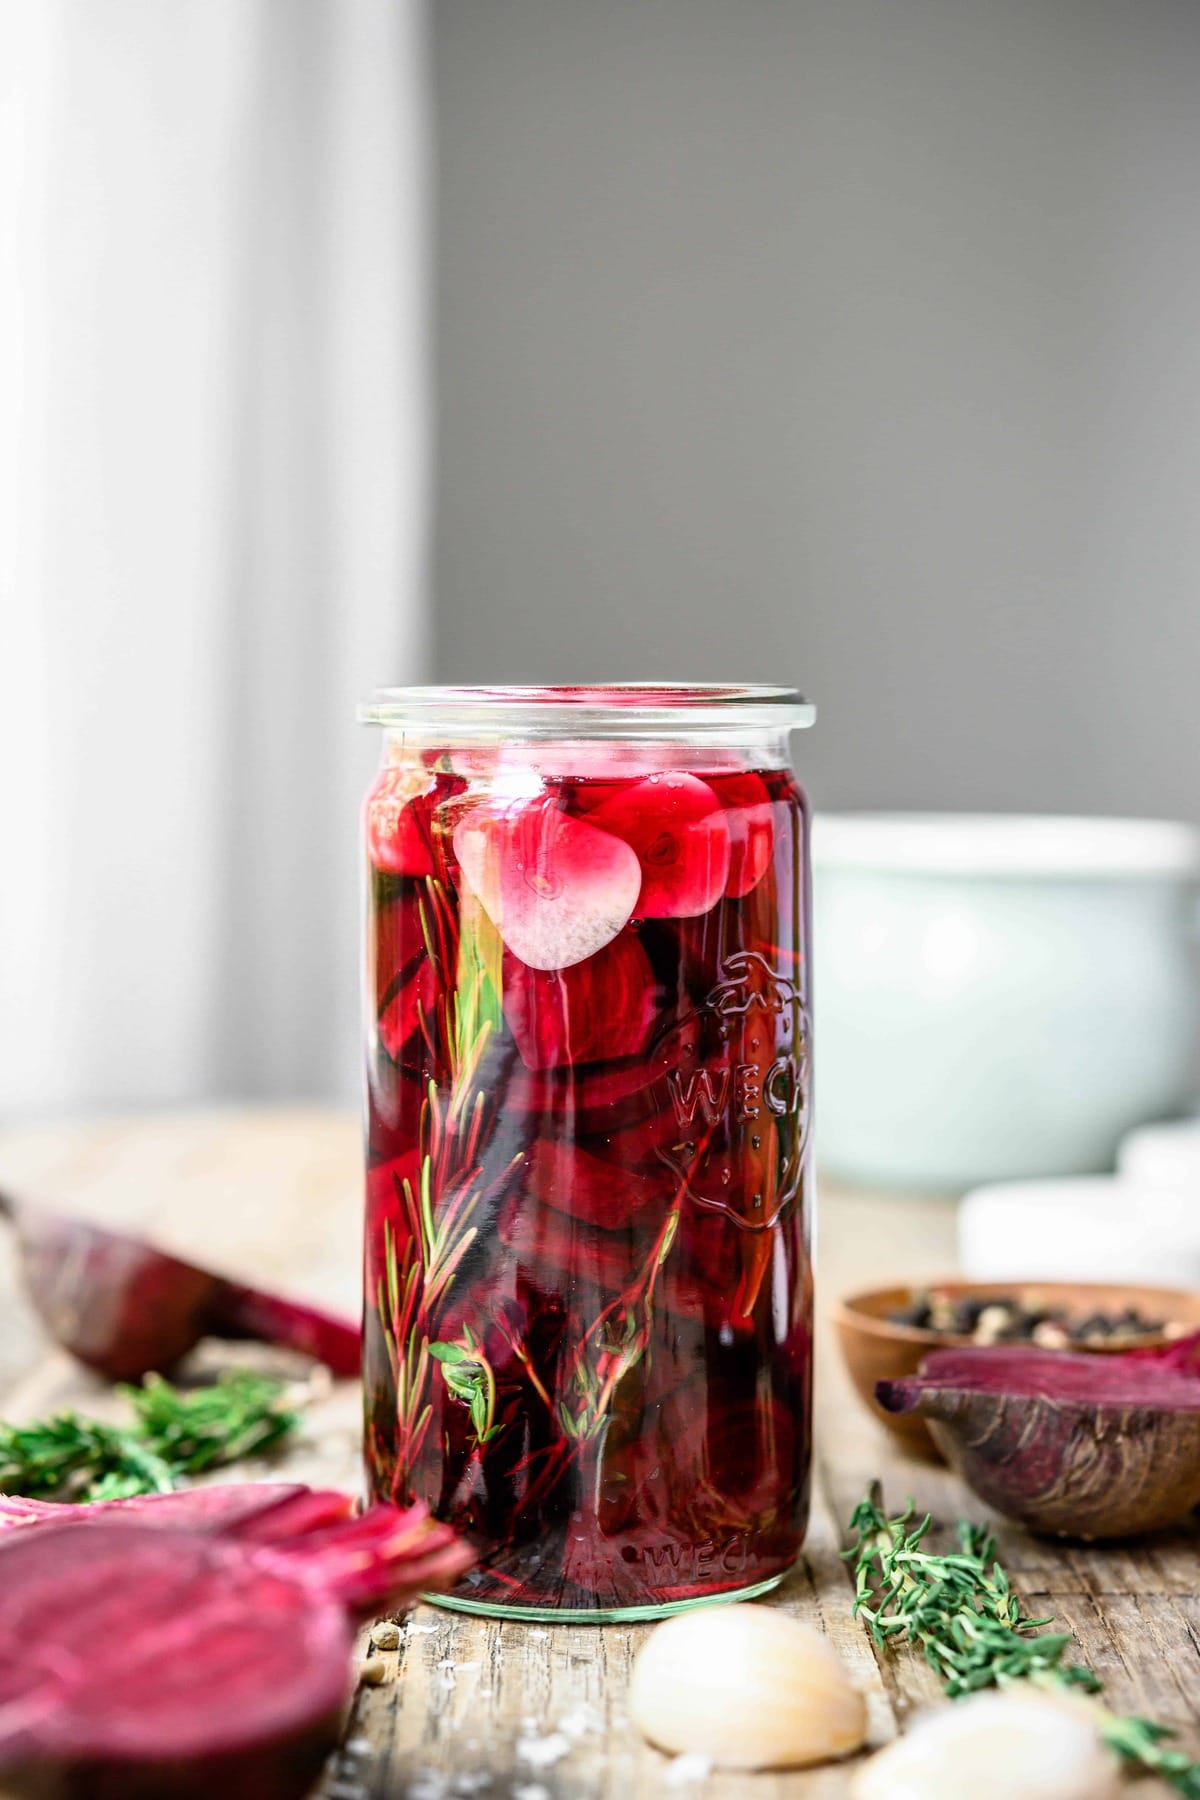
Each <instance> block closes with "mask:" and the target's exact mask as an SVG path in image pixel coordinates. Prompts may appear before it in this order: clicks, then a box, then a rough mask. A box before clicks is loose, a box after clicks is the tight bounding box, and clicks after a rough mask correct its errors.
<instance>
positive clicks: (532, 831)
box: [454, 795, 641, 969]
mask: <svg viewBox="0 0 1200 1800" xmlns="http://www.w3.org/2000/svg"><path fill="white" fill-rule="evenodd" d="M454 853H455V855H456V856H457V858H458V861H459V865H460V867H461V869H462V873H463V877H464V879H465V880H466V883H467V885H468V887H470V888H471V889H472V891H473V892H474V893H475V894H476V895H477V896H478V898H479V901H480V903H481V904H482V906H483V909H484V911H485V912H486V913H487V915H488V917H489V918H490V919H491V921H492V923H493V924H494V925H495V927H496V929H497V931H498V932H499V933H500V936H501V937H502V938H503V940H504V942H505V944H506V945H507V947H508V948H509V949H510V950H511V951H512V953H513V955H514V956H517V957H519V958H520V960H521V961H522V962H523V963H525V964H526V965H527V966H528V967H529V968H531V969H568V968H571V967H572V966H573V965H574V964H575V963H581V962H583V961H584V960H585V959H586V958H587V957H589V956H594V955H595V953H596V952H597V951H598V950H602V949H603V948H604V947H605V945H606V944H611V942H612V941H613V939H614V938H615V937H616V935H617V933H618V932H619V931H620V930H621V929H622V927H623V926H624V925H625V924H627V923H628V921H629V918H630V916H631V915H632V913H633V908H634V903H635V902H636V900H637V897H638V888H639V886H640V885H641V870H640V868H639V866H638V860H637V857H636V856H635V855H634V853H633V851H632V850H631V849H630V847H629V845H628V844H625V843H622V842H621V840H620V838H619V837H613V836H611V835H610V834H609V833H608V832H605V831H597V830H596V829H595V827H594V826H592V825H587V824H585V823H584V822H583V820H582V819H574V818H572V817H571V816H570V814H569V813H564V812H560V811H559V809H558V807H557V806H556V805H555V803H554V801H553V800H551V799H549V798H548V797H546V796H544V795H543V796H539V797H538V798H537V799H534V800H523V801H519V802H517V803H515V804H514V805H512V806H508V807H504V808H501V809H497V808H493V807H480V808H478V809H476V811H474V812H472V813H471V814H470V815H469V816H468V817H467V818H465V819H463V820H462V821H461V822H460V823H459V825H458V826H457V827H456V829H455V832H454Z"/></svg>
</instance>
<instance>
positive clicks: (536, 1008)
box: [503, 931, 655, 1069]
mask: <svg viewBox="0 0 1200 1800" xmlns="http://www.w3.org/2000/svg"><path fill="white" fill-rule="evenodd" d="M503 979H504V1016H505V1018H506V1019H507V1021H508V1025H509V1029H510V1030H511V1032H512V1034H513V1037H514V1038H515V1039H516V1042H517V1049H518V1050H519V1051H520V1053H521V1058H522V1060H523V1062H524V1063H525V1065H526V1067H527V1068H530V1069H556V1068H561V1067H562V1066H564V1065H568V1064H575V1063H589V1062H600V1061H602V1060H607V1059H608V1058H610V1057H619V1056H636V1055H637V1054H638V1052H639V1051H640V1050H642V1048H643V1047H644V1045H645V1043H646V1040H647V1038H648V1037H649V1035H650V1029H651V1026H652V1025H653V1023H654V997H655V984H654V971H653V970H652V969H651V967H650V962H649V959H648V957H647V955H646V952H645V951H644V950H643V949H642V946H641V944H640V943H639V942H638V940H637V937H636V935H635V934H634V933H633V932H630V931H627V932H623V933H622V934H621V935H620V936H619V937H617V938H615V939H614V940H613V941H612V942H611V943H609V944H606V945H605V946H604V948H603V949H601V950H597V951H596V952H595V953H594V954H593V955H591V956H590V957H589V958H588V959H587V961H586V962H580V963H571V964H568V965H567V966H566V967H565V968H562V969H553V970H550V969H539V968H530V967H529V966H528V965H526V964H525V963H524V962H521V961H519V960H518V959H517V958H516V957H515V956H506V957H505V959H504V976H503Z"/></svg>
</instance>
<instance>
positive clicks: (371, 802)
mask: <svg viewBox="0 0 1200 1800" xmlns="http://www.w3.org/2000/svg"><path fill="white" fill-rule="evenodd" d="M435 786H436V781H435V778H434V777H433V776H431V775H430V774H428V773H427V772H426V771H425V770H424V769H421V768H412V767H410V766H407V765H402V764H399V763H395V764H393V765H392V766H391V767H390V768H387V769H385V770H384V771H383V773H382V775H380V777H379V779H378V781H377V782H376V783H375V785H374V787H373V788H372V789H371V791H370V793H369V794H368V795H367V802H366V834H367V853H368V855H369V856H370V858H371V861H372V862H373V863H374V864H375V867H376V868H377V869H382V870H383V872H384V874H385V875H413V876H420V875H432V874H433V850H432V847H431V844H430V819H431V812H432V807H431V804H430V802H429V799H428V796H429V795H430V794H431V793H432V791H433V789H434V787H435Z"/></svg>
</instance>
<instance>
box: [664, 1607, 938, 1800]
mask: <svg viewBox="0 0 1200 1800" xmlns="http://www.w3.org/2000/svg"><path fill="white" fill-rule="evenodd" d="M629 1700H630V1712H631V1714H632V1716H633V1720H634V1723H635V1724H636V1725H637V1726H638V1728H639V1730H640V1731H642V1732H643V1734H644V1735H645V1736H646V1737H648V1738H649V1739H650V1741H651V1743H653V1744H657V1745H658V1746H659V1747H660V1749H663V1750H672V1751H674V1752H676V1754H681V1753H687V1752H691V1753H693V1754H694V1755H697V1756H707V1757H711V1758H712V1761H713V1762H714V1763H715V1764H717V1765H718V1766H719V1767H721V1768H726V1769H787V1768H799V1767H801V1766H802V1765H803V1764H805V1763H815V1762H825V1761H827V1760H828V1759H829V1758H830V1757H834V1756H845V1755H846V1754H847V1753H848V1752H849V1751H851V1750H857V1749H858V1747H859V1745H860V1744H861V1743H862V1741H863V1739H864V1738H865V1736H866V1733H867V1707H866V1702H865V1701H864V1699H863V1697H862V1695H861V1694H860V1693H859V1692H858V1690H857V1688H855V1687H854V1686H853V1685H852V1683H851V1680H850V1676H849V1672H848V1671H847V1669H846V1665H845V1664H844V1663H843V1661H842V1659H841V1657H840V1656H839V1655H838V1654H837V1651H836V1650H834V1649H833V1648H832V1647H831V1646H830V1645H829V1644H828V1643H827V1642H826V1640H825V1639H824V1638H823V1637H822V1636H821V1634H820V1632H818V1631H814V1630H813V1629H812V1627H811V1626H809V1625H802V1624H801V1623H800V1621H799V1620H798V1619H789V1618H788V1616H787V1614H786V1613H781V1612H775V1611H773V1610H772V1609H771V1608H769V1607H766V1606H709V1607H704V1608H702V1609H700V1610H699V1611H696V1612H685V1613H677V1614H676V1615H675V1617H674V1618H671V1619H666V1620H664V1621H663V1623H662V1624H661V1625H659V1626H657V1627H656V1628H655V1630H654V1631H653V1632H652V1633H651V1634H650V1637H649V1638H648V1639H647V1641H646V1643H645V1644H644V1645H643V1646H642V1648H641V1650H640V1651H639V1652H638V1656H637V1660H636V1661H635V1663H634V1665H633V1680H632V1683H631V1686H630V1695H629ZM958 1800H961V1796H959V1797H958Z"/></svg>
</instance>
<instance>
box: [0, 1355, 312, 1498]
mask: <svg viewBox="0 0 1200 1800" xmlns="http://www.w3.org/2000/svg"><path fill="white" fill-rule="evenodd" d="M118 1392H119V1393H121V1394H122V1395H123V1397H124V1398H125V1399H126V1400H128V1401H129V1403H130V1405H131V1407H132V1409H133V1414H134V1418H133V1422H132V1423H131V1424H129V1425H125V1426H121V1425H108V1424H105V1423H103V1422H102V1421H100V1420H99V1419H89V1418H85V1417H83V1416H81V1415H80V1414H79V1413H76V1412H61V1413H56V1414H55V1415H54V1416H53V1418H49V1419H42V1420H39V1421H38V1422H37V1423H35V1424H32V1425H6V1424H4V1423H0V1493H6V1494H23V1495H25V1496H27V1497H28V1498H29V1499H33V1500H75V1501H89V1500H117V1499H123V1498H125V1497H127V1496H129V1495H131V1494H153V1493H166V1492H167V1491H169V1490H170V1489H171V1488H173V1487H174V1486H175V1485H176V1482H177V1481H178V1479H179V1477H180V1476H182V1475H198V1474H201V1473H202V1472H203V1471H204V1470H206V1469H215V1468H220V1467H222V1466H223V1465H225V1464H226V1463H231V1462H237V1461H239V1460H240V1459H241V1458H242V1457H245V1456H250V1455H252V1454H254V1453H255V1452H258V1451H263V1450H267V1449H269V1448H270V1447H271V1446H272V1445H274V1444H277V1443H278V1442H279V1441H280V1440H281V1439H282V1438H285V1437H286V1436H287V1435H288V1434H289V1433H290V1432H291V1431H293V1430H294V1429H295V1427H296V1425H297V1424H298V1423H299V1418H300V1415H299V1413H298V1412H297V1411H296V1409H295V1408H294V1407H293V1406H292V1405H290V1404H289V1403H288V1402H287V1401H286V1400H285V1398H284V1385H283V1383H282V1382H279V1381H273V1380H270V1379H269V1378H268V1377H266V1376H263V1375H256V1374H254V1373H252V1372H251V1371H248V1370H234V1371H232V1372H231V1373H229V1374H226V1375H223V1376H222V1377H221V1378H220V1380H218V1381H216V1382H215V1383H213V1385H212V1386H210V1387H199V1388H192V1389H182V1388H177V1387H173V1386H172V1385H171V1383H170V1382H169V1381H164V1380H163V1378H162V1377H161V1376H160V1375H148V1376H147V1377H146V1381H145V1384H144V1386H142V1387H138V1388H134V1387H126V1388H120V1389H118Z"/></svg>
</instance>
